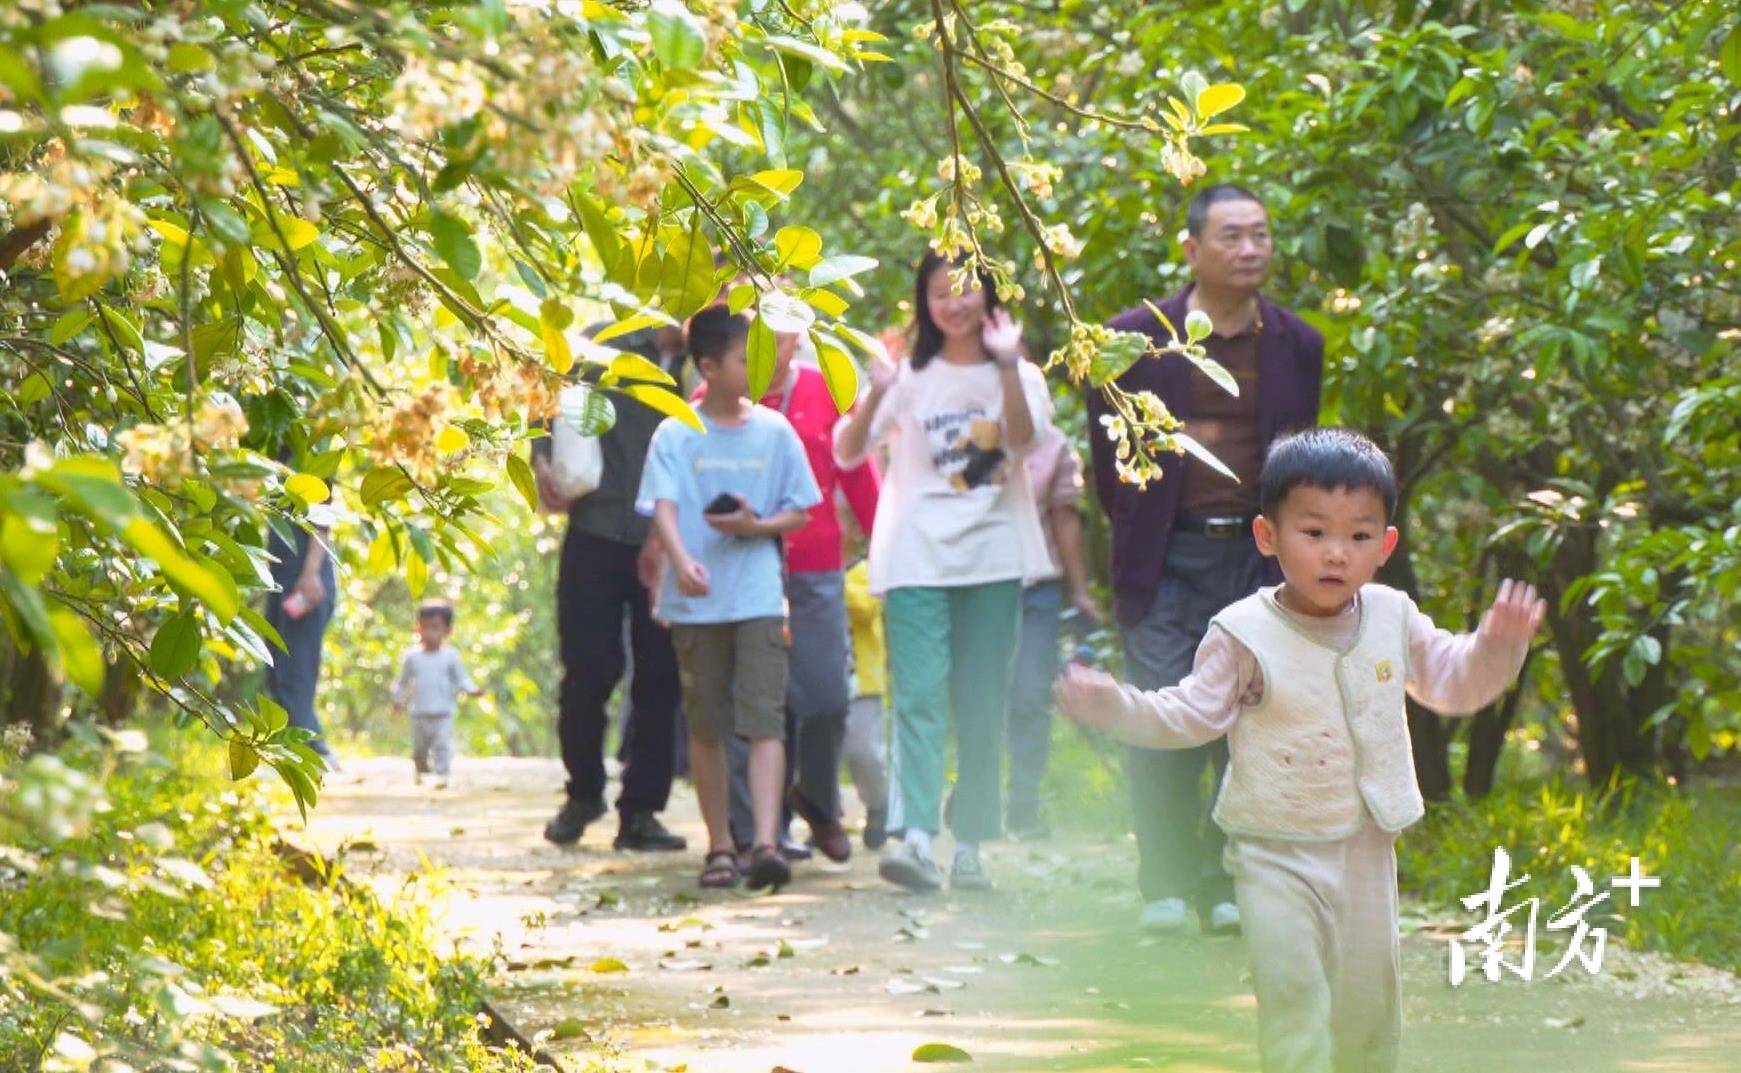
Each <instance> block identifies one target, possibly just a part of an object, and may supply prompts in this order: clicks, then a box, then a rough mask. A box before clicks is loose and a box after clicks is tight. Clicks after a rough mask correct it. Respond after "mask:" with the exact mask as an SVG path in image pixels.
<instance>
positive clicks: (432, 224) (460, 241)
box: [429, 212, 484, 283]
mask: <svg viewBox="0 0 1741 1073" xmlns="http://www.w3.org/2000/svg"><path fill="white" fill-rule="evenodd" d="M429 236H430V238H432V239H433V240H434V241H435V252H437V253H439V254H441V259H442V260H443V261H446V262H447V267H449V268H451V269H453V271H454V273H455V274H456V275H458V276H459V277H460V278H461V279H463V280H465V281H467V282H468V283H469V282H471V281H472V280H474V279H476V278H477V276H478V270H479V269H481V268H482V267H483V264H484V257H483V254H482V253H480V252H479V251H478V244H477V243H476V242H475V241H473V239H472V232H471V227H470V226H468V225H467V224H466V222H465V221H464V220H462V219H460V218H459V217H457V216H453V215H450V214H448V213H445V212H437V213H435V214H433V215H432V216H430V218H429Z"/></svg>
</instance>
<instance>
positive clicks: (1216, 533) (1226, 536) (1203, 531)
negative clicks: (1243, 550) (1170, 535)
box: [1173, 514, 1257, 540]
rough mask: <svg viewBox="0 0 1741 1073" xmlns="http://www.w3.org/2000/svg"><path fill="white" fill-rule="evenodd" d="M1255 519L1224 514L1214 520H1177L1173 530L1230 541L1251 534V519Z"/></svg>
mask: <svg viewBox="0 0 1741 1073" xmlns="http://www.w3.org/2000/svg"><path fill="white" fill-rule="evenodd" d="M1256 517H1257V515H1255V514H1224V515H1219V516H1217V517H1214V518H1177V519H1174V521H1173V528H1174V529H1182V530H1184V531H1185V532H1187V533H1197V534H1199V535H1200V536H1206V537H1209V538H1211V539H1214V540H1231V539H1233V538H1234V537H1239V536H1245V535H1246V534H1247V533H1249V532H1251V523H1252V519H1254V518H1256Z"/></svg>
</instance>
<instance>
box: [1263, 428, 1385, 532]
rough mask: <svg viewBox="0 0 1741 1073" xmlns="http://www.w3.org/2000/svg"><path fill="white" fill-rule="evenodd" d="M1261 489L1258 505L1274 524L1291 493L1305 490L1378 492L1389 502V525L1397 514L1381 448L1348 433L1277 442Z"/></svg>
mask: <svg viewBox="0 0 1741 1073" xmlns="http://www.w3.org/2000/svg"><path fill="white" fill-rule="evenodd" d="M1258 486H1259V487H1258V502H1259V505H1260V506H1261V508H1262V510H1263V513H1264V515H1265V517H1268V518H1269V519H1270V520H1271V521H1274V520H1275V517H1276V511H1277V510H1279V509H1280V508H1281V505H1282V501H1283V500H1285V499H1287V498H1288V493H1289V492H1291V491H1293V490H1294V489H1296V488H1300V487H1306V488H1321V489H1323V490H1324V491H1327V492H1333V491H1336V490H1337V489H1347V490H1348V491H1350V492H1355V491H1360V490H1363V489H1364V490H1367V491H1372V492H1377V493H1378V495H1379V498H1381V499H1383V500H1384V520H1385V521H1387V522H1388V521H1390V519H1391V516H1392V515H1393V514H1395V513H1396V471H1395V470H1393V469H1391V466H1390V459H1388V458H1386V457H1385V456H1384V452H1383V451H1381V450H1379V449H1378V445H1377V444H1376V443H1373V442H1372V441H1371V440H1369V439H1367V438H1366V437H1365V436H1362V435H1361V434H1360V433H1358V432H1354V431H1352V430H1350V429H1345V428H1312V429H1307V430H1306V431H1304V432H1296V433H1294V434H1293V435H1292V436H1289V437H1287V438H1285V439H1281V440H1277V441H1276V443H1275V446H1273V447H1271V448H1270V449H1269V456H1268V457H1267V458H1265V459H1264V463H1263V475H1262V476H1261V477H1259V478H1258Z"/></svg>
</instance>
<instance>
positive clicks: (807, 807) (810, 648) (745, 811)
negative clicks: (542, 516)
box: [696, 333, 878, 861]
mask: <svg viewBox="0 0 1741 1073" xmlns="http://www.w3.org/2000/svg"><path fill="white" fill-rule="evenodd" d="M775 340H776V344H777V350H776V363H775V366H774V378H773V382H772V386H771V387H770V388H769V389H768V392H767V394H765V395H763V396H762V398H761V400H760V401H761V404H762V405H763V406H766V407H768V408H769V409H771V410H775V411H778V412H779V413H782V414H784V415H785V417H786V420H788V421H790V422H791V423H792V428H793V429H794V430H795V431H796V432H797V433H798V439H799V440H800V441H802V442H803V444H804V452H805V454H806V455H808V456H809V458H810V471H811V473H812V474H813V475H814V476H815V478H816V484H817V486H818V487H819V488H821V490H822V501H821V502H820V503H818V504H816V506H814V507H812V508H811V510H810V519H809V521H808V522H806V523H805V525H804V527H803V528H802V529H799V530H797V531H796V532H793V533H790V534H787V536H786V538H785V541H786V600H787V604H788V611H787V616H788V622H789V625H790V634H791V645H792V648H791V660H790V663H789V666H790V668H791V669H790V674H789V677H788V679H787V688H786V757H787V761H786V762H787V764H788V766H789V767H790V768H791V769H792V770H791V777H790V780H789V781H790V784H791V785H790V788H789V789H788V791H787V795H786V804H787V806H788V808H789V810H790V811H791V812H793V813H796V814H797V815H799V816H802V817H803V818H804V822H805V823H807V824H808V825H809V827H810V844H811V845H813V846H815V847H816V848H817V849H819V850H821V851H822V853H823V855H824V856H826V857H828V859H829V860H832V861H845V860H847V859H848V858H849V857H851V856H852V840H851V839H850V838H848V837H847V834H846V830H845V828H844V827H842V826H841V823H840V816H841V803H840V763H841V750H842V747H843V744H844V741H845V737H846V713H847V709H848V708H849V707H850V706H851V703H852V690H851V687H850V685H849V681H848V666H849V658H848V648H849V643H850V642H849V633H848V629H847V622H846V583H845V573H844V570H845V563H844V561H843V556H842V551H841V549H842V543H843V540H844V534H843V533H842V532H841V527H840V519H839V516H838V514H837V513H836V510H835V496H836V493H839V494H840V495H842V496H844V497H845V499H846V502H847V506H848V507H849V508H850V509H851V511H852V514H853V517H854V518H856V519H857V521H858V524H859V527H860V528H861V529H862V530H863V531H864V532H865V534H866V535H867V536H868V535H869V533H870V531H871V525H872V522H873V521H874V520H875V518H876V513H877V486H878V478H877V472H876V469H875V467H874V466H873V465H872V464H871V463H869V462H865V463H863V464H861V465H859V466H856V467H853V468H851V469H845V468H842V467H841V466H839V465H837V464H836V463H835V460H834V429H835V426H836V425H837V424H839V423H840V421H841V420H843V417H844V415H842V414H841V412H840V411H839V409H838V408H836V406H835V405H834V398H833V396H832V395H830V394H829V391H828V384H827V382H826V381H825V380H824V379H823V376H822V372H821V370H819V369H818V368H817V367H816V366H815V365H814V364H812V363H811V362H809V361H804V360H794V359H795V358H799V357H800V351H801V350H803V349H805V342H806V340H805V339H804V337H803V336H802V335H799V334H797V333H780V334H778V335H776V337H775ZM705 391H706V387H705V385H703V386H702V388H700V389H698V391H697V393H696V397H697V398H699V397H700V396H701V395H702V394H704V393H705ZM728 744H729V745H731V746H733V747H732V748H731V752H732V821H731V822H732V830H733V831H734V832H736V833H738V834H739V835H742V836H745V837H742V838H740V839H739V841H740V842H744V841H747V836H748V834H749V833H750V831H751V830H752V827H751V823H750V814H749V794H748V790H747V784H745V783H744V782H743V779H742V778H741V777H740V776H741V775H742V773H743V770H744V766H743V763H742V762H741V760H742V759H744V758H745V757H740V756H739V754H740V753H743V752H744V750H743V749H742V748H740V747H736V746H737V744H738V743H728ZM746 757H747V753H746ZM782 849H784V850H785V851H786V852H787V854H788V856H791V857H795V858H797V857H804V856H808V853H807V851H806V849H805V847H803V846H800V845H798V844H796V843H794V842H793V841H792V840H790V839H785V840H784V841H783V844H782Z"/></svg>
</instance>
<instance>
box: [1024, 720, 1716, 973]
mask: <svg viewBox="0 0 1741 1073" xmlns="http://www.w3.org/2000/svg"><path fill="white" fill-rule="evenodd" d="M1123 754H1124V749H1123V747H1122V746H1117V745H1114V744H1112V743H1111V742H1109V741H1108V740H1107V739H1105V738H1101V737H1099V736H1092V735H1089V734H1086V733H1084V732H1082V731H1080V730H1078V729H1077V728H1076V727H1074V726H1071V725H1069V724H1068V723H1067V721H1065V720H1063V719H1058V720H1054V722H1053V728H1052V756H1051V763H1050V765H1049V767H1048V769H1047V772H1046V779H1045V782H1044V784H1043V787H1042V789H1043V792H1044V794H1045V798H1046V807H1047V810H1048V813H1049V814H1050V816H1051V817H1052V819H1053V823H1054V826H1055V827H1056V828H1057V829H1058V831H1059V834H1060V835H1061V836H1064V837H1069V836H1072V835H1075V836H1081V837H1095V838H1098V837H1105V836H1106V835H1107V834H1108V833H1113V834H1119V835H1122V834H1123V833H1124V832H1127V831H1129V830H1130V829H1131V828H1130V793H1129V786H1128V781H1127V779H1128V777H1127V775H1126V773H1125V767H1124V759H1123ZM1501 770H1502V772H1511V773H1512V774H1511V776H1510V781H1508V782H1505V783H1503V784H1502V785H1501V786H1500V787H1499V788H1498V789H1496V790H1495V791H1494V792H1493V793H1492V794H1490V795H1489V796H1488V797H1486V798H1484V799H1482V800H1480V801H1465V800H1457V801H1450V802H1441V803H1434V804H1430V805H1429V806H1428V809H1427V816H1426V818H1425V819H1424V820H1422V821H1421V823H1419V824H1417V825H1416V826H1414V827H1412V828H1410V829H1409V831H1408V832H1407V833H1406V834H1404V835H1403V837H1402V839H1401V840H1400V841H1399V842H1398V844H1397V862H1398V872H1399V881H1400V883H1401V886H1402V890H1403V893H1404V895H1405V896H1407V897H1411V898H1413V899H1416V900H1418V901H1419V902H1422V903H1424V907H1425V908H1426V910H1427V911H1428V913H1429V914H1430V915H1432V916H1434V917H1435V918H1441V919H1447V920H1453V921H1467V923H1468V925H1469V926H1473V925H1474V924H1475V923H1477V919H1478V918H1477V917H1476V916H1475V915H1474V914H1472V913H1470V912H1469V911H1468V910H1467V909H1465V908H1464V906H1463V904H1462V902H1461V900H1460V899H1461V898H1463V897H1465V896H1467V895H1471V894H1475V893H1478V892H1483V891H1485V890H1486V889H1487V885H1488V879H1489V873H1490V871H1491V870H1492V867H1493V850H1494V848H1495V847H1496V846H1503V847H1505V848H1506V850H1507V852H1508V853H1509V854H1510V855H1511V878H1512V879H1513V880H1515V879H1517V878H1519V877H1521V876H1523V875H1528V876H1530V877H1531V879H1530V882H1529V883H1528V884H1527V885H1526V886H1525V887H1522V888H1519V889H1517V890H1515V891H1513V892H1512V893H1511V895H1510V896H1508V900H1507V901H1506V903H1505V904H1506V906H1508V907H1509V906H1511V905H1514V904H1516V903H1517V902H1518V901H1519V900H1523V899H1527V898H1529V897H1532V896H1535V897H1540V899H1541V904H1540V914H1539V921H1540V923H1539V924H1538V929H1540V928H1545V926H1546V923H1547V920H1548V917H1549V916H1550V915H1552V914H1555V913H1558V912H1559V911H1560V910H1561V909H1562V908H1563V907H1564V906H1565V905H1566V903H1567V901H1569V900H1570V899H1571V897H1572V895H1573V891H1574V880H1573V877H1572V873H1571V871H1570V869H1571V866H1572V865H1578V866H1580V867H1582V868H1584V869H1585V870H1586V872H1587V873H1588V874H1589V876H1590V879H1591V880H1592V882H1593V884H1594V887H1595V893H1597V894H1600V893H1602V892H1603V891H1607V890H1609V889H1610V888H1609V880H1610V879H1611V878H1612V877H1614V876H1619V875H1625V874H1626V873H1627V872H1628V869H1629V865H1630V862H1631V858H1633V857H1635V856H1636V857H1637V858H1638V859H1639V867H1640V869H1641V871H1643V872H1645V873H1648V874H1650V875H1654V876H1659V877H1661V879H1662V886H1661V887H1659V888H1655V889H1649V890H1644V891H1642V892H1641V893H1640V897H1639V903H1640V904H1639V905H1638V907H1637V908H1636V909H1634V908H1632V907H1631V906H1630V905H1628V904H1627V901H1628V898H1627V893H1626V891H1625V890H1623V889H1622V890H1616V891H1614V892H1613V894H1612V895H1611V896H1610V899H1609V903H1604V904H1603V905H1602V906H1601V907H1600V909H1601V911H1600V912H1593V913H1592V914H1591V917H1590V919H1591V922H1592V923H1599V924H1601V925H1603V926H1606V927H1608V928H1609V929H1610V933H1611V934H1612V935H1614V936H1616V937H1618V938H1622V939H1624V941H1625V942H1626V943H1627V945H1629V946H1632V947H1633V948H1635V949H1642V950H1656V951H1660V952H1662V953H1666V954H1670V955H1673V956H1675V957H1678V958H1685V959H1688V960H1693V961H1700V962H1704V963H1706V964H1709V965H1716V966H1719V967H1721V968H1725V969H1728V970H1730V971H1732V972H1741V927H1737V926H1736V923H1735V922H1736V921H1737V920H1741V839H1737V837H1736V834H1735V832H1737V831H1741V786H1736V785H1733V784H1729V785H1724V784H1720V783H1714V782H1699V783H1695V784H1694V785H1693V786H1691V787H1690V788H1686V789H1677V788H1675V787H1671V786H1666V785H1663V786H1656V787H1645V786H1640V787H1637V788H1635V789H1633V790H1632V791H1631V792H1629V793H1627V794H1624V795H1622V796H1620V797H1617V798H1616V799H1615V801H1614V803H1613V805H1612V806H1610V807H1603V806H1601V805H1599V804H1598V803H1597V800H1596V797H1595V795H1594V794H1592V793H1591V792H1590V791H1588V790H1587V789H1584V788H1583V787H1582V786H1580V785H1578V784H1577V783H1576V782H1573V781H1570V780H1568V779H1565V778H1563V777H1559V776H1556V775H1552V774H1548V775H1542V774H1538V773H1536V772H1534V771H1532V770H1526V766H1525V765H1523V764H1521V763H1513V764H1512V765H1510V766H1506V767H1502V769H1501ZM1611 905H1612V907H1613V913H1612V914H1610V913H1609V910H1610V906H1611ZM1556 934H1557V933H1556Z"/></svg>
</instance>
